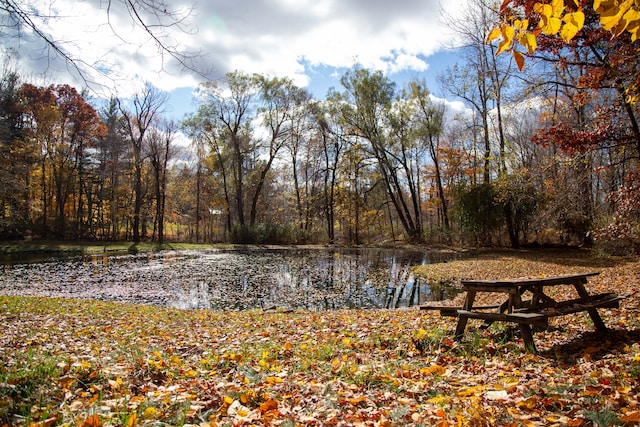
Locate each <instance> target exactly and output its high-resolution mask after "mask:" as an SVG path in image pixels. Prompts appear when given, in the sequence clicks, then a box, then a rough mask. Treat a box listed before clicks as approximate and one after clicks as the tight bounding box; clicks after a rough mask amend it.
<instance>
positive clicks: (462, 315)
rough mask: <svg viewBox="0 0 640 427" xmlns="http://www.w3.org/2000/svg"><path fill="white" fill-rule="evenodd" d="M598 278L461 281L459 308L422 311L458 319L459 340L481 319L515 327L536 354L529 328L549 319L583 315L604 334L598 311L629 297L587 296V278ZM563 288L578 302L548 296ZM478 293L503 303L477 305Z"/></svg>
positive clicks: (457, 334) (580, 276)
mask: <svg viewBox="0 0 640 427" xmlns="http://www.w3.org/2000/svg"><path fill="white" fill-rule="evenodd" d="M597 274H599V272H591V273H583V274H573V275H567V276H554V277H545V278H535V279H509V280H463V281H462V289H463V291H465V292H466V296H465V299H464V304H463V306H462V307H451V306H430V305H427V306H422V307H421V308H422V309H425V310H429V309H436V310H440V314H441V315H443V316H453V317H457V318H458V325H457V326H456V332H455V335H456V338H458V339H460V338H461V337H462V336H463V335H464V331H465V328H466V326H467V321H468V320H469V319H482V320H484V321H485V323H487V324H490V323H493V322H513V323H517V324H518V326H519V328H520V333H521V336H522V339H523V341H524V345H525V347H526V348H527V349H530V350H531V351H536V347H535V343H534V341H533V332H532V329H531V327H532V326H537V327H541V328H546V327H547V326H548V320H549V318H550V317H555V316H564V315H567V314H571V313H578V312H581V311H586V312H587V313H588V314H589V316H590V317H591V320H592V321H593V324H594V325H595V327H596V329H597V330H598V331H602V332H606V331H607V327H606V326H605V324H604V322H603V321H602V318H601V317H600V314H599V313H598V308H618V307H619V301H620V300H621V299H624V298H626V297H628V296H629V295H617V294H615V293H613V292H608V293H602V294H590V293H589V292H588V291H587V289H586V287H585V285H586V284H587V281H588V278H589V277H591V276H595V275H597ZM563 285H564V286H566V285H569V286H573V288H574V289H575V291H576V292H577V295H578V298H573V299H565V300H557V299H555V298H553V297H552V296H550V295H549V292H548V291H549V290H550V289H551V288H553V287H556V286H563ZM480 293H499V294H504V301H503V302H502V303H500V304H496V305H476V304H475V301H476V296H477V295H478V294H480ZM555 294H558V292H556V293H555ZM523 296H526V297H527V299H523Z"/></svg>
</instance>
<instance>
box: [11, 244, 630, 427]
mask: <svg viewBox="0 0 640 427" xmlns="http://www.w3.org/2000/svg"><path fill="white" fill-rule="evenodd" d="M418 270H419V273H420V274H421V276H422V277H423V278H424V280H429V281H431V282H432V283H434V284H437V283H440V282H453V283H457V282H458V281H459V280H460V279H462V278H504V277H539V276H543V275H546V276H551V275H556V274H563V273H578V272H585V271H593V270H597V271H601V272H602V274H600V275H599V276H596V277H594V278H593V280H591V281H590V283H589V285H588V287H589V289H590V290H592V291H593V292H600V291H615V292H619V293H627V292H633V291H634V290H635V288H636V287H637V286H639V285H640V263H639V262H638V260H637V259H631V258H628V259H627V258H625V259H612V258H596V257H594V256H593V255H592V254H591V253H589V252H583V251H573V252H561V251H554V252H527V251H522V252H500V253H496V252H491V253H484V254H476V255H475V256H469V257H465V258H464V259H461V260H457V261H453V262H449V263H442V264H433V265H428V266H423V267H420V268H419V269H418ZM559 292H563V290H562V289H560V290H559ZM639 308H640V299H639V298H638V295H637V294H636V295H633V296H632V297H630V298H628V299H626V300H625V301H623V302H622V304H621V308H620V309H607V310H601V314H602V316H603V319H604V320H605V322H606V324H607V325H608V326H609V327H610V328H611V330H610V332H609V333H608V334H606V335H603V334H597V333H595V332H593V325H592V324H591V322H590V320H588V316H586V315H584V314H582V313H579V314H575V315H571V316H564V317H561V318H556V319H553V320H552V321H551V326H552V327H551V328H550V330H548V331H543V332H537V333H536V334H535V340H536V345H537V346H538V349H539V353H538V354H530V353H526V352H525V351H524V350H523V348H522V342H521V340H520V338H519V337H518V336H517V333H514V331H515V330H514V329H513V328H511V327H509V326H505V325H493V326H491V327H490V328H488V329H486V330H479V329H478V328H477V326H479V323H476V322H473V321H471V322H470V326H469V327H468V333H467V335H466V337H465V339H464V340H463V341H462V342H454V341H453V340H452V339H451V338H452V335H453V330H454V328H455V320H454V319H452V318H442V317H440V316H439V315H438V314H437V312H430V311H420V310H417V309H410V310H395V311H391V310H367V311H362V310H352V311H332V312H304V311H294V312H284V311H277V310H276V311H274V312H264V311H248V312H246V311H245V312H219V311H184V310H175V309H161V308H157V307H153V306H140V305H128V304H116V303H107V302H101V301H92V300H71V299H46V298H27V297H0V425H3V424H6V425H25V426H26V425H37V426H53V425H78V426H84V427H96V426H138V425H140V426H142V425H150V426H162V425H200V426H222V425H234V426H244V425H246V426H249V425H283V426H296V425H301V426H319V425H336V426H340V425H345V426H346V425H365V426H366V425H371V426H389V425H440V426H446V425H452V426H453V425H456V426H457V425H463V426H464V425H470V426H484V425H487V426H489V425H513V426H520V425H558V426H565V425H566V426H587V425H599V426H604V425H638V423H640V403H639V399H640V319H639Z"/></svg>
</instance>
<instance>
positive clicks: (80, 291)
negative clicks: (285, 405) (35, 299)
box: [0, 248, 457, 311]
mask: <svg viewBox="0 0 640 427" xmlns="http://www.w3.org/2000/svg"><path fill="white" fill-rule="evenodd" d="M450 258H451V255H450V254H446V253H440V252H430V251H429V252H425V251H409V250H395V249H300V248H294V249H292V248H282V249H281V248H276V249H273V248H269V249H210V250H184V251H162V252H155V253H141V254H104V255H103V254H101V255H90V256H75V257H67V258H58V259H55V258H49V259H47V260H42V259H40V260H36V261H35V262H29V261H28V260H26V259H25V258H23V259H22V260H15V259H14V260H7V259H5V260H4V261H0V262H2V264H1V265H0V270H1V271H2V275H1V276H0V294H2V295H30V296H47V297H71V298H93V299H101V300H107V301H120V302H131V303H141V304H154V305H158V306H164V307H177V308H184V309H214V310H246V309H255V308H262V309H269V308H278V309H307V310H314V311H319V310H332V309H341V308H399V307H407V306H413V305H419V304H422V303H423V302H425V301H437V300H442V299H448V298H451V297H453V296H455V293H456V292H457V291H456V289H454V288H451V287H445V286H438V287H437V288H431V287H430V286H429V285H427V284H425V283H421V282H420V281H419V280H418V279H417V278H416V277H414V275H413V273H412V270H411V268H412V267H413V266H415V265H420V264H427V263H432V262H441V261H446V260H447V259H450Z"/></svg>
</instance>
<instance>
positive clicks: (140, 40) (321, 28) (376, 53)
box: [25, 0, 459, 90]
mask: <svg viewBox="0 0 640 427" xmlns="http://www.w3.org/2000/svg"><path fill="white" fill-rule="evenodd" d="M26 3H27V4H26V5H25V7H29V6H36V5H38V3H39V2H38V0H27V1H26ZM449 3H451V2H449ZM455 3H456V4H458V3H459V2H455ZM108 4H110V5H111V12H110V14H109V15H107V11H106V7H107V5H108ZM136 4H139V3H136ZM54 5H55V7H56V10H57V14H58V18H57V19H51V20H49V21H47V22H46V23H43V24H42V25H44V29H45V31H46V32H48V33H50V34H51V35H52V36H53V37H54V38H55V39H56V40H64V41H65V44H63V45H62V47H63V48H65V49H67V50H68V51H69V52H71V53H72V56H74V57H76V58H82V60H84V61H85V62H86V63H87V64H89V65H94V64H98V63H99V64H103V65H104V66H108V67H109V70H110V77H111V80H105V83H106V84H114V83H116V84H118V85H121V84H123V81H128V80H130V79H131V78H132V76H135V77H137V78H140V79H144V80H148V81H151V82H153V83H154V84H155V85H156V86H157V87H159V88H161V89H164V90H171V89H174V88H177V87H185V86H190V85H194V84H195V83H196V81H197V80H198V79H200V77H199V76H195V75H194V74H192V73H188V72H185V70H180V69H179V67H177V66H176V64H175V60H174V58H171V57H168V56H166V55H164V56H162V55H160V54H159V53H158V49H157V46H156V45H155V42H154V41H153V40H152V39H151V38H150V36H149V35H148V34H146V33H145V32H144V31H142V29H141V28H140V27H139V26H136V25H135V23H134V22H133V20H132V18H131V16H130V14H129V11H128V10H127V8H126V7H125V6H124V5H125V3H124V2H121V1H112V2H108V3H107V2H104V1H101V0H85V1H78V0H57V1H56V3H55V4H54ZM39 7H40V9H42V6H39ZM447 7H450V5H447ZM439 11H440V4H439V2H438V0H397V1H395V2H389V1H387V0H352V1H339V0H271V1H264V0H244V1H242V0H241V1H237V2H229V1H227V0H212V1H207V2H200V3H199V4H198V5H197V9H195V10H194V11H193V12H194V13H193V14H192V15H191V16H190V17H189V18H188V20H187V21H186V24H188V25H190V26H192V28H197V29H198V32H197V33H196V34H186V33H184V32H182V31H180V30H179V29H178V28H166V29H162V30H160V32H159V34H160V35H161V36H165V35H166V38H163V40H164V41H166V42H167V43H172V42H176V43H177V46H181V47H182V48H184V49H187V50H192V51H196V50H201V51H202V52H203V53H204V54H206V57H204V58H203V59H201V62H200V63H201V65H202V68H203V69H204V70H208V69H212V70H213V73H212V74H211V76H210V77H211V78H219V77H221V76H222V75H224V73H226V72H227V71H232V70H234V69H242V70H243V71H245V72H249V73H252V72H258V73H264V74H269V75H275V76H289V77H292V78H297V79H298V80H299V81H308V78H306V79H305V78H304V76H303V74H304V71H305V70H304V67H303V66H302V65H301V60H306V61H308V62H309V64H311V65H324V66H331V67H350V66H352V65H353V64H354V63H355V62H358V63H360V64H362V65H363V66H365V67H369V68H376V69H382V70H385V71H388V72H398V71H403V70H415V71H424V70H425V69H426V68H427V64H426V62H425V60H424V59H423V58H425V57H428V56H429V55H430V54H432V53H434V52H436V51H438V50H439V49H441V47H442V45H443V44H445V43H446V42H447V41H448V40H450V34H449V32H448V30H447V29H446V28H444V27H443V25H442V24H441V23H440V22H439V20H438V17H439ZM114 33H115V35H114ZM30 47H31V49H33V50H32V53H34V52H35V54H36V55H35V56H39V58H40V60H37V59H34V58H33V55H29V56H32V58H30V59H31V63H30V66H31V67H35V66H36V65H37V64H38V63H40V65H41V69H40V70H34V71H43V69H44V65H45V63H44V59H45V56H46V55H44V54H43V53H42V52H41V51H40V52H38V49H37V48H36V46H34V45H31V46H30ZM421 58H422V59H421ZM55 65H56V66H55V67H52V63H51V62H50V63H49V64H48V67H49V68H48V69H47V71H48V72H50V73H51V74H54V75H55V74H57V75H56V76H55V77H62V76H64V75H65V74H67V78H68V74H69V71H68V70H67V67H66V65H64V64H61V63H59V62H57V63H56V64H55ZM165 70H173V73H171V74H167V73H163V71H165ZM91 77H92V78H96V79H97V78H98V77H97V76H91ZM123 79H124V80H123Z"/></svg>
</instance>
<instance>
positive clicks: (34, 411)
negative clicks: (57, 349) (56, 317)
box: [0, 349, 61, 425]
mask: <svg viewBox="0 0 640 427" xmlns="http://www.w3.org/2000/svg"><path fill="white" fill-rule="evenodd" d="M60 362H61V359H60V358H58V357H55V356H51V355H48V354H40V353H39V352H38V351H37V350H35V349H31V350H28V351H27V352H26V353H24V354H23V355H22V357H21V358H20V359H18V360H17V361H16V363H15V364H12V365H10V366H7V365H5V364H0V424H8V425H12V424H14V423H15V420H16V419H17V418H19V419H26V420H30V421H40V420H44V419H46V417H47V416H48V414H49V409H48V408H49V406H50V405H51V404H52V403H53V402H55V401H56V399H55V395H56V393H58V394H59V392H60V390H59V388H58V387H57V385H56V380H57V378H59V377H60V374H61V368H60V367H59V366H60Z"/></svg>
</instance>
